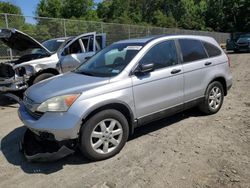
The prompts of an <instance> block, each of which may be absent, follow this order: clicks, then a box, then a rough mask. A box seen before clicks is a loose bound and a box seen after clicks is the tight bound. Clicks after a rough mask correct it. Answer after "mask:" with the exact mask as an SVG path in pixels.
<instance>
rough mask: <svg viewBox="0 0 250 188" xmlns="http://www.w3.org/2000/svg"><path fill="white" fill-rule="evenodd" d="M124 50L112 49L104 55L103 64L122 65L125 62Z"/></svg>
mask: <svg viewBox="0 0 250 188" xmlns="http://www.w3.org/2000/svg"><path fill="white" fill-rule="evenodd" d="M126 52H127V51H126V50H122V51H119V50H118V49H113V50H111V51H109V52H108V53H106V54H105V64H106V65H113V64H123V63H124V62H125V61H124V59H125V55H126Z"/></svg>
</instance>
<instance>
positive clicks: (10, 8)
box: [0, 2, 22, 14]
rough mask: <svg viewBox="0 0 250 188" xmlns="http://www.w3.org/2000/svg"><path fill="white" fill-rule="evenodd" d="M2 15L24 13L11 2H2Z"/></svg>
mask: <svg viewBox="0 0 250 188" xmlns="http://www.w3.org/2000/svg"><path fill="white" fill-rule="evenodd" d="M0 13H9V14H22V11H21V9H20V8H19V7H17V6H15V5H13V4H11V3H9V2H0Z"/></svg>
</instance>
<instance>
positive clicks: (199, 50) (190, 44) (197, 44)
mask: <svg viewBox="0 0 250 188" xmlns="http://www.w3.org/2000/svg"><path fill="white" fill-rule="evenodd" d="M179 44H180V47H181V52H182V57H183V62H184V63H187V62H191V61H196V60H200V59H204V58H207V54H206V52H205V49H204V48H203V45H202V43H201V41H199V40H194V39H179Z"/></svg>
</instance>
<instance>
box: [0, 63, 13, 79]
mask: <svg viewBox="0 0 250 188" xmlns="http://www.w3.org/2000/svg"><path fill="white" fill-rule="evenodd" d="M13 76H15V71H14V70H13V67H12V66H11V65H9V64H6V63H0V77H2V78H11V77H13Z"/></svg>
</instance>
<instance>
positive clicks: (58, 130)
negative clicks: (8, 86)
mask: <svg viewBox="0 0 250 188" xmlns="http://www.w3.org/2000/svg"><path fill="white" fill-rule="evenodd" d="M18 115H19V118H20V119H21V121H22V122H23V123H24V125H25V126H27V127H28V128H29V129H30V130H31V131H32V132H34V133H36V134H37V135H39V134H40V133H50V134H52V135H53V136H54V138H55V140H56V141H63V140H69V139H77V138H78V136H79V135H78V133H79V130H80V127H81V124H82V120H81V118H80V117H78V116H77V115H75V114H74V113H70V112H47V113H44V114H43V115H42V116H41V117H39V118H35V117H33V116H31V114H30V113H29V112H28V111H27V110H26V108H25V106H24V104H23V103H20V107H19V109H18Z"/></svg>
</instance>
